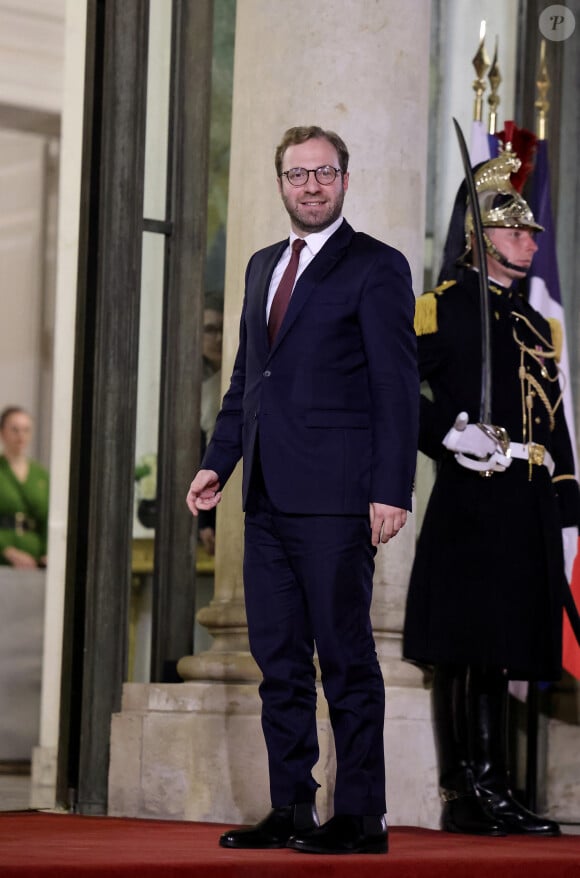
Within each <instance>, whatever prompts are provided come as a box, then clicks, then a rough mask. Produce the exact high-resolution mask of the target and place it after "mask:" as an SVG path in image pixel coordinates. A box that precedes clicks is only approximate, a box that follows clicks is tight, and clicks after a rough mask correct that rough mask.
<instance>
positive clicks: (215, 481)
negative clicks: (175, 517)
mask: <svg viewBox="0 0 580 878" xmlns="http://www.w3.org/2000/svg"><path fill="white" fill-rule="evenodd" d="M221 499H222V495H221V491H220V482H219V478H218V474H217V473H216V472H214V471H213V470H211V469H200V470H199V472H198V473H197V475H196V476H195V478H194V480H193V482H192V483H191V485H190V486H189V491H188V493H187V498H186V501H185V502H186V503H187V506H188V508H189V511H190V512H191V514H192V515H197V514H198V513H199V510H200V509H213V508H214V506H217V504H218V503H219V502H220V500H221Z"/></svg>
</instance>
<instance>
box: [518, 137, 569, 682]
mask: <svg viewBox="0 0 580 878" xmlns="http://www.w3.org/2000/svg"><path fill="white" fill-rule="evenodd" d="M529 203H530V207H531V209H532V212H533V214H534V218H535V220H536V222H538V223H539V224H540V225H541V226H543V227H544V229H545V231H544V232H542V234H541V236H540V240H539V245H540V246H539V248H538V250H537V252H536V254H535V255H534V261H533V263H532V268H531V271H530V289H529V298H530V304H531V305H532V306H533V307H534V308H535V309H536V311H539V312H540V314H542V315H543V316H544V317H545V318H546V319H556V320H557V321H558V322H559V323H560V326H561V327H562V353H561V356H560V363H559V366H560V384H561V388H562V393H563V403H564V413H565V415H566V423H567V424H568V432H569V433H570V440H571V442H572V450H573V453H574V467H575V474H576V475H578V460H577V454H576V431H575V428H574V409H573V404H572V392H571V384H570V364H569V359H568V348H567V345H566V324H565V320H564V309H563V307H562V298H561V295H560V278H559V275H558V262H557V256H556V238H555V234H554V221H553V215H552V199H551V194H550V169H549V164H548V142H547V141H546V140H539V141H538V144H537V152H536V164H535V169H534V174H533V178H532V190H531V197H530V199H529ZM579 549H580V546H579V544H578V540H575V541H574V540H573V541H572V542H571V544H570V545H569V546H566V545H565V546H564V552H565V563H566V576H567V578H568V581H569V582H570V588H571V590H572V594H573V595H574V600H575V602H576V606H580V555H579V554H578V553H579ZM575 559H576V563H574V562H575ZM563 634H564V643H563V655H562V664H563V666H564V667H565V668H566V670H567V671H568V672H569V673H571V674H572V675H573V676H574V677H576V678H577V679H580V647H578V644H577V643H576V639H575V637H574V634H573V632H572V629H571V628H570V623H569V622H568V619H567V618H566V617H564V632H563Z"/></svg>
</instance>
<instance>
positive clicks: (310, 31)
mask: <svg viewBox="0 0 580 878" xmlns="http://www.w3.org/2000/svg"><path fill="white" fill-rule="evenodd" d="M280 11H281V7H280V5H279V4H276V3H271V2H268V0H243V2H241V3H238V10H237V21H236V46H235V66H234V101H233V119H232V141H231V166H230V202H229V212H228V233H227V240H228V251H227V263H226V299H225V306H226V307H225V312H226V314H225V328H224V335H225V337H224V368H223V374H224V381H226V382H227V380H228V379H229V374H230V371H231V365H232V363H233V359H234V356H235V352H236V347H237V338H238V321H239V314H240V309H241V304H242V297H243V277H244V271H245V268H246V264H247V261H248V258H249V257H250V255H251V254H252V253H253V252H254V251H255V250H257V249H259V248H260V247H263V246H264V245H265V244H266V243H270V242H272V241H274V240H277V239H279V238H283V237H285V236H286V235H287V234H288V219H287V215H286V212H285V210H284V208H283V206H282V204H281V201H280V198H279V196H278V192H277V188H276V180H275V172H274V159H273V156H274V150H275V147H276V145H277V143H278V142H279V140H280V137H281V135H282V133H283V131H284V130H285V129H286V128H288V127H290V126H291V125H300V124H306V125H308V124H318V125H320V126H321V127H323V128H331V129H334V130H336V131H337V132H338V133H339V134H340V135H341V137H343V139H344V140H345V142H346V143H347V145H348V147H349V150H350V153H351V162H350V187H349V191H348V194H347V196H346V199H345V215H346V217H347V218H348V220H349V222H350V223H351V224H352V225H353V226H354V227H355V228H356V229H360V230H361V231H365V232H368V233H370V234H372V235H375V236H376V237H378V238H380V239H382V240H384V241H387V242H388V243H390V244H392V245H393V246H395V247H398V248H399V249H401V250H402V251H403V252H404V253H405V254H406V256H407V257H408V259H409V261H410V263H411V267H412V271H413V279H414V285H415V289H416V290H417V291H422V284H423V282H422V267H423V236H424V201H425V190H426V172H425V162H426V149H427V103H428V58H429V12H430V3H429V0H413V2H411V4H410V5H409V6H407V7H406V8H405V14H404V15H403V14H401V9H400V6H398V5H397V4H396V3H394V2H389V0H386V2H382V3H376V2H373V0H361V2H359V3H357V4H352V3H348V2H342V3H330V2H320V3H318V4H317V5H316V11H315V14H314V15H313V14H312V12H313V8H312V6H311V4H309V3H308V2H306V0H299V2H295V3H293V4H291V5H286V4H285V5H284V10H283V14H282V15H280ZM226 388H227V383H226V384H225V385H224V387H223V390H224V391H225V389H226ZM240 475H241V473H240V467H239V468H238V470H236V473H235V475H234V476H233V478H232V479H231V480H230V482H229V483H228V485H227V488H226V490H225V492H224V497H223V500H222V503H221V505H220V507H219V508H218V522H217V532H218V540H217V547H216V576H215V594H214V598H213V600H212V602H211V604H210V606H209V607H206V608H203V609H202V610H201V611H200V612H199V613H198V621H199V622H200V623H201V624H203V625H205V626H206V627H207V628H208V629H209V631H210V633H211V634H212V635H213V638H214V640H213V644H212V647H211V649H210V650H209V651H208V652H206V653H201V654H200V655H196V656H188V657H185V658H183V659H182V660H181V661H180V663H179V671H180V673H181V674H182V675H183V676H184V677H185V678H186V679H208V678H209V679H220V680H221V679H230V678H233V679H237V680H240V679H247V680H254V679H256V677H257V673H258V672H257V669H256V668H255V667H254V665H253V662H252V660H251V659H249V657H248V653H247V650H248V643H247V633H246V628H245V614H244V604H243V587H242V573H241V561H242V545H243V534H242V530H243V520H242V515H241V508H240ZM220 534H221V535H224V534H227V539H226V538H225V537H224V536H222V538H221V539H220V536H219V535H220ZM413 551H414V523H413V520H412V518H411V521H410V523H409V525H408V526H407V529H406V531H405V532H404V535H403V534H402V535H401V537H400V538H398V540H397V544H395V543H393V545H392V547H391V546H389V547H387V549H386V550H384V549H382V550H381V552H380V553H379V556H378V559H377V578H376V583H375V586H376V592H377V594H376V595H375V608H374V622H375V628H376V627H377V626H378V628H379V630H381V629H384V630H386V631H389V632H391V633H397V634H398V633H400V631H401V624H402V615H403V604H404V598H405V591H406V581H407V574H408V569H409V564H410V560H411V559H412V555H413ZM383 592H384V593H383ZM381 646H382V653H383V655H384V657H385V658H386V657H387V653H388V652H389V649H388V648H387V643H386V639H385V640H384V641H383V642H382V644H381ZM398 648H399V645H398V642H397V647H396V648H395V653H396V651H397V649H398Z"/></svg>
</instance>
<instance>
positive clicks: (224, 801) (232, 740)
mask: <svg viewBox="0 0 580 878" xmlns="http://www.w3.org/2000/svg"><path fill="white" fill-rule="evenodd" d="M386 695H387V709H386V722H385V750H386V755H387V803H388V808H389V815H388V819H389V822H390V823H391V825H409V824H410V825H415V826H424V827H430V828H435V827H436V826H437V825H438V821H439V798H438V794H437V774H436V768H435V751H434V744H433V736H432V732H431V719H430V705H429V693H428V692H427V691H426V690H425V689H422V688H417V687H415V688H404V687H387V691H386ZM318 703H319V712H318V733H319V744H320V759H319V762H318V764H317V766H316V768H315V771H314V774H315V777H316V779H317V781H318V783H320V785H321V789H320V790H319V791H318V795H317V805H318V809H319V812H320V816H321V818H322V819H323V820H324V819H326V818H327V817H329V816H331V814H332V797H333V791H334V777H335V770H336V763H335V755H334V744H333V738H332V732H331V729H330V722H329V719H328V712H327V706H326V701H325V700H324V697H323V695H322V693H320V695H319V699H318ZM260 712H261V705H260V700H259V696H258V691H257V686H256V684H255V683H228V682H222V683H218V682H196V683H194V682H187V683H182V684H179V683H177V684H149V685H147V684H137V683H128V684H126V685H125V687H124V693H123V705H122V710H121V712H120V713H119V714H115V715H114V716H113V722H112V728H111V762H110V771H109V811H108V813H109V814H110V815H112V816H118V817H141V818H156V819H172V820H192V821H205V822H217V823H232V824H240V823H253V822H255V821H257V820H260V819H261V818H262V817H263V816H264V815H265V814H266V813H267V811H268V810H269V808H270V794H269V783H268V768H267V757H266V748H265V745H264V739H263V736H262V729H261V720H260Z"/></svg>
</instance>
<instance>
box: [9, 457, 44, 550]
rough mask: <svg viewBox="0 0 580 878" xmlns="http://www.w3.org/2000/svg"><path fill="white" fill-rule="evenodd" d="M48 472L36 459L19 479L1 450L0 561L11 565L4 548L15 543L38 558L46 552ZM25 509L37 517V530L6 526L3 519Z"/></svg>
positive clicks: (32, 517)
mask: <svg viewBox="0 0 580 878" xmlns="http://www.w3.org/2000/svg"><path fill="white" fill-rule="evenodd" d="M48 487H49V480H48V472H47V471H46V470H45V469H44V467H43V466H41V465H40V464H39V463H36V462H35V461H34V460H31V461H30V462H29V470H28V477H27V479H26V481H25V482H20V481H19V480H18V479H17V478H16V476H15V475H14V473H13V472H12V469H11V468H10V464H9V463H8V461H7V460H6V458H5V457H4V455H3V454H0V564H3V565H8V563H9V562H8V561H7V560H6V559H5V558H4V550H5V549H7V548H8V547H9V546H15V547H16V548H17V549H20V550H21V551H23V552H28V554H29V555H32V556H33V557H34V558H36V560H37V561H38V560H40V558H42V557H43V556H44V555H46V543H47V525H48ZM17 513H24V514H25V515H26V516H27V517H28V518H30V519H34V522H35V528H34V530H24V531H23V532H20V533H19V532H17V530H16V529H14V528H9V529H7V528H4V527H3V526H2V519H3V518H5V517H6V516H8V517H13V516H14V515H16V514H17Z"/></svg>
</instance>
